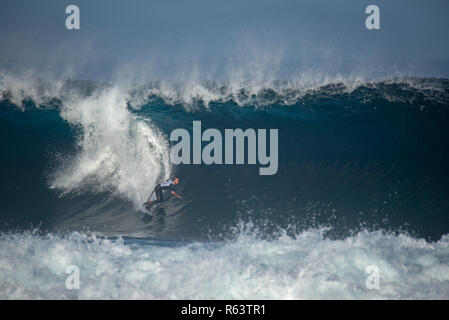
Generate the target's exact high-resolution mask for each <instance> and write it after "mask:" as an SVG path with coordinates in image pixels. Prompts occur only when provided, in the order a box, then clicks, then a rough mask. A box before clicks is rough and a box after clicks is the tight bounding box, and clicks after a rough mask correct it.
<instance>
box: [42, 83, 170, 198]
mask: <svg viewBox="0 0 449 320" xmlns="http://www.w3.org/2000/svg"><path fill="white" fill-rule="evenodd" d="M127 98H128V96H127V94H126V93H125V92H123V91H122V90H120V89H119V88H116V87H108V88H105V89H102V90H99V91H97V92H94V93H93V94H92V95H91V96H89V97H78V96H74V97H73V96H72V97H70V98H65V100H64V102H63V105H62V107H61V116H62V118H63V119H65V120H67V121H68V122H69V123H71V124H74V125H78V126H79V127H80V128H81V130H82V134H81V135H80V137H79V138H78V144H79V146H80V150H81V151H80V152H79V153H78V155H77V156H76V157H75V158H74V159H69V160H68V162H67V163H66V164H65V165H63V166H62V167H61V168H60V170H59V171H58V172H57V173H56V174H55V175H54V177H53V180H52V183H51V187H52V188H57V189H61V190H63V192H64V193H66V192H71V191H74V190H77V189H80V188H84V187H85V185H86V184H90V185H95V190H96V191H101V190H104V189H112V190H113V191H117V192H118V193H119V194H121V195H124V196H125V197H126V198H127V199H129V200H131V201H133V202H134V203H135V204H136V205H139V204H141V203H143V202H144V200H145V199H146V197H147V196H148V194H149V192H150V191H151V188H152V187H153V186H154V185H155V184H156V182H157V181H158V180H159V179H163V178H167V177H168V176H169V174H170V170H171V165H170V161H169V149H168V139H167V138H166V137H165V136H164V135H163V133H162V132H161V131H160V130H159V129H158V127H157V126H156V125H155V124H153V123H152V122H151V119H142V118H139V117H138V116H136V115H134V114H132V113H131V112H130V111H129V110H128V108H127Z"/></svg>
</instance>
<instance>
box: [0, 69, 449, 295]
mask: <svg viewBox="0 0 449 320" xmlns="http://www.w3.org/2000/svg"><path fill="white" fill-rule="evenodd" d="M0 91H1V95H0V97H1V100H0V101H1V102H0V121H1V125H0V128H1V134H0V148H1V150H2V158H1V160H0V170H1V176H2V183H1V185H0V188H1V190H0V194H1V203H0V212H1V213H0V219H1V223H2V224H1V225H0V228H1V230H2V231H3V235H2V236H1V239H0V246H1V249H0V255H1V256H0V261H1V266H0V268H1V269H2V272H1V273H0V274H1V276H2V277H3V278H4V279H2V281H3V280H4V281H6V282H3V283H7V285H6V286H4V287H3V288H2V289H1V290H0V296H1V297H18V298H22V297H33V298H34V297H36V298H37V297H40V298H50V297H59V296H62V297H66V298H130V297H135V298H191V297H194V298H332V297H338V298H340V297H345V298H356V297H358V298H449V276H448V275H449V270H447V265H448V259H449V258H448V257H449V252H448V248H449V246H448V243H447V236H446V234H447V233H448V230H449V219H448V218H447V214H448V212H449V161H448V159H449V140H448V138H447V137H449V127H448V126H447V123H448V121H449V81H448V80H445V79H419V78H411V79H385V80H377V81H361V80H342V79H333V80H332V79H330V80H329V79H325V80H324V81H321V82H304V81H296V82H294V81H285V82H282V81H274V82H270V83H265V84H260V83H219V82H202V83H200V82H197V83H169V82H155V83H152V84H150V85H145V86H141V85H127V86H117V85H112V84H103V83H96V82H89V81H62V82H55V81H47V80H42V79H40V80H39V81H38V82H34V81H21V80H17V79H12V78H7V77H3V78H1V81H0ZM195 120H201V122H202V127H203V130H205V129H207V128H216V129H218V130H220V131H222V132H224V129H226V128H242V129H247V128H254V129H259V128H263V129H279V169H278V172H277V174H275V175H273V176H259V165H210V166H208V165H204V164H202V165H179V166H173V165H171V163H170V160H169V150H170V144H169V140H168V137H169V135H170V132H171V131H172V130H174V129H176V128H185V129H187V130H188V131H189V132H191V131H192V121H195ZM172 175H177V176H179V177H180V178H181V186H180V191H179V192H180V193H181V194H182V195H183V196H184V198H185V201H176V199H170V200H168V202H167V206H166V210H165V211H164V212H159V214H158V215H156V216H153V217H151V216H148V215H146V214H145V212H144V209H143V208H142V203H143V201H144V200H145V199H146V198H147V196H148V195H149V194H150V192H151V190H152V189H153V188H154V186H155V184H156V183H157V182H158V181H160V180H162V179H165V178H167V177H169V176H172ZM239 225H243V226H248V225H251V226H254V227H251V228H250V231H242V230H240V229H239V228H238V227H237V229H239V230H238V231H236V230H235V229H236V226H239ZM36 226H38V227H39V230H40V232H38V233H32V234H30V233H28V232H27V231H24V230H28V229H29V228H33V227H36ZM245 228H246V227H245ZM254 230H257V231H254ZM92 233H93V234H94V236H87V235H86V234H92ZM98 236H106V237H113V238H115V237H119V240H105V239H103V238H99V237H98ZM123 237H125V239H127V240H121V239H122V238H123ZM139 239H140V240H139ZM18 243H19V245H18V248H17V244H18ZM16 251H17V252H18V253H17V254H16ZM13 253H14V254H13ZM67 263H73V264H77V265H79V266H80V267H81V269H82V272H83V273H84V274H85V277H87V279H88V281H87V282H86V286H85V287H84V288H83V289H82V290H80V291H77V292H76V293H73V292H68V291H65V289H64V288H63V287H61V283H62V286H63V283H64V282H61V281H60V278H61V277H64V276H65V274H64V272H63V271H62V270H63V269H62V266H63V265H65V264H67ZM193 264H195V265H193ZM368 264H374V265H378V266H379V268H380V269H381V277H382V278H381V283H383V284H384V286H382V285H381V290H368V291H367V290H366V288H365V284H364V283H365V282H364V281H365V280H362V279H366V277H367V274H366V273H365V266H366V265H368ZM17 265H19V266H21V267H20V268H17V269H15V268H13V266H17ZM181 266H182V270H181ZM198 266H199V267H200V268H201V270H202V272H197V268H198ZM30 268H31V269H32V270H40V273H39V276H37V277H35V278H33V279H30V278H28V277H29V273H30V270H31V269H30ZM211 270H214V271H213V273H214V275H212V274H211V272H212V271H211ZM216 270H221V271H222V272H220V276H218V277H217V274H216ZM173 274H178V275H179V277H180V279H179V283H178V282H176V283H175V282H174V279H173ZM98 275H100V276H98ZM214 277H215V278H214ZM213 278H214V279H216V280H213ZM33 281H34V282H33ZM87 283H89V284H88V285H87ZM41 284H42V286H41ZM43 284H45V285H43ZM181 284H183V285H182V286H181ZM178 285H179V286H178ZM198 286H200V287H201V290H199V289H198V288H199V287H198ZM223 287H225V290H222V289H223ZM33 288H34V289H33ZM36 288H41V289H36ZM93 288H95V290H94V289H93ZM98 288H100V289H98ZM113 288H116V289H117V288H119V290H113ZM194 288H196V289H194ZM97 289H98V290H97Z"/></svg>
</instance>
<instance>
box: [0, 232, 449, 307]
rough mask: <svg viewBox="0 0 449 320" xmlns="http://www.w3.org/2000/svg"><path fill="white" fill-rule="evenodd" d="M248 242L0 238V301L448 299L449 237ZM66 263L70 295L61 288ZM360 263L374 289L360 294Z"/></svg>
mask: <svg viewBox="0 0 449 320" xmlns="http://www.w3.org/2000/svg"><path fill="white" fill-rule="evenodd" d="M322 234H323V233H322V230H309V231H306V232H302V233H300V234H298V235H297V237H296V238H295V239H293V238H290V237H287V236H282V237H280V238H278V239H277V240H271V241H264V240H260V239H258V238H257V237H254V236H251V235H248V234H247V235H244V234H242V235H240V236H239V237H238V238H237V239H236V240H233V241H229V242H225V243H215V244H210V243H209V244H204V243H192V244H185V245H178V246H166V245H158V244H157V243H153V242H151V241H141V242H139V243H131V244H130V243H125V242H124V241H123V240H117V241H111V240H104V239H98V238H95V237H90V238H89V237H87V236H85V235H82V234H77V233H74V234H72V235H70V236H67V237H60V236H45V237H42V236H37V235H31V234H14V235H8V236H6V235H3V236H0V298H1V299H49V298H55V299H449V237H448V236H444V237H443V238H442V239H440V240H439V241H438V242H435V243H428V242H426V241H424V240H422V239H415V238H412V237H410V236H407V235H389V234H385V233H382V232H380V231H379V232H361V233H359V234H357V235H355V236H352V237H348V238H346V239H344V240H329V239H325V238H323V236H322ZM68 265H76V266H78V267H79V269H80V288H79V290H68V289H66V287H65V284H66V278H67V277H68V276H69V275H68V274H66V273H65V271H66V267H67V266H68ZM369 265H375V266H377V267H378V268H379V272H380V282H379V289H368V288H367V287H366V280H367V278H368V276H370V274H368V273H366V268H367V266H369Z"/></svg>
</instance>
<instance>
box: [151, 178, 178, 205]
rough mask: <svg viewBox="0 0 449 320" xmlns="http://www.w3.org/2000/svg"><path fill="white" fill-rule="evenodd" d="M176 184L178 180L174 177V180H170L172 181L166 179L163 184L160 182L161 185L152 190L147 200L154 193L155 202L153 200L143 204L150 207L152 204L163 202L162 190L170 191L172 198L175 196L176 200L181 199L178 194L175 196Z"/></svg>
mask: <svg viewBox="0 0 449 320" xmlns="http://www.w3.org/2000/svg"><path fill="white" fill-rule="evenodd" d="M178 183H179V178H178V177H174V178H172V179H168V180H166V181H164V182H162V183H159V184H158V185H157V186H156V187H155V188H154V191H153V192H152V193H151V195H150V197H149V198H151V196H152V195H153V193H155V194H156V200H153V201H147V202H146V203H145V205H147V206H151V205H153V204H156V203H160V202H163V201H164V194H163V191H164V190H170V193H171V194H172V195H173V196H175V197H176V198H178V199H182V197H181V196H180V195H179V194H177V193H176V192H175V189H176V185H178ZM149 198H148V200H149Z"/></svg>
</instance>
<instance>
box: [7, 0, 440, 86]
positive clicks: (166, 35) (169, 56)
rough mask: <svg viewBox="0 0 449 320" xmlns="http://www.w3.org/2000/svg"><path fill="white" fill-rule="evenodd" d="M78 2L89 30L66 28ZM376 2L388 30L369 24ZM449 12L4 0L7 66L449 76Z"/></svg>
mask: <svg viewBox="0 0 449 320" xmlns="http://www.w3.org/2000/svg"><path fill="white" fill-rule="evenodd" d="M70 4H75V5H78V6H79V8H80V11H81V29H80V30H76V31H69V30H67V29H66V27H65V20H66V18H67V14H66V13H65V8H66V7H67V6H68V5H70ZM369 4H375V5H377V6H379V8H380V27H381V29H380V30H367V29H366V28H365V19H366V17H367V14H365V8H366V7H367V6H368V5H369ZM448 17H449V1H447V0H429V1H424V0H421V1H415V0H394V1H391V0H374V1H364V0H246V1H245V0H221V1H217V0H130V1H117V0H84V1H74V0H73V1H64V0H43V1H29V0H2V1H1V4H0V65H1V66H2V68H3V69H7V70H14V71H17V72H18V71H21V70H23V69H27V68H32V69H35V70H39V71H40V72H43V73H44V72H47V73H51V72H53V73H64V72H67V71H70V72H71V73H72V74H73V75H75V76H76V77H79V78H92V79H109V78H111V77H112V76H113V75H114V74H116V73H117V71H118V70H120V72H127V73H129V74H132V73H135V74H138V73H151V74H152V75H153V77H155V78H157V77H168V78H169V77H177V76H178V75H180V74H181V75H182V74H183V73H191V72H192V70H196V72H197V73H198V74H205V75H213V76H214V75H215V76H216V75H219V74H221V73H223V72H225V70H229V69H232V70H234V71H235V70H241V71H242V72H246V71H248V70H250V72H252V73H255V72H258V71H260V72H264V73H270V72H272V73H273V75H274V76H277V77H284V76H286V77H287V76H289V75H291V74H292V73H299V72H301V71H302V70H312V71H316V72H321V73H324V74H325V73H329V74H332V73H342V74H350V73H361V74H364V73H366V74H374V75H379V74H385V73H386V74H388V73H396V72H399V73H404V74H409V75H418V76H421V75H424V76H444V77H449V41H448V31H449V18H448ZM213 76H212V77H213Z"/></svg>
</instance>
